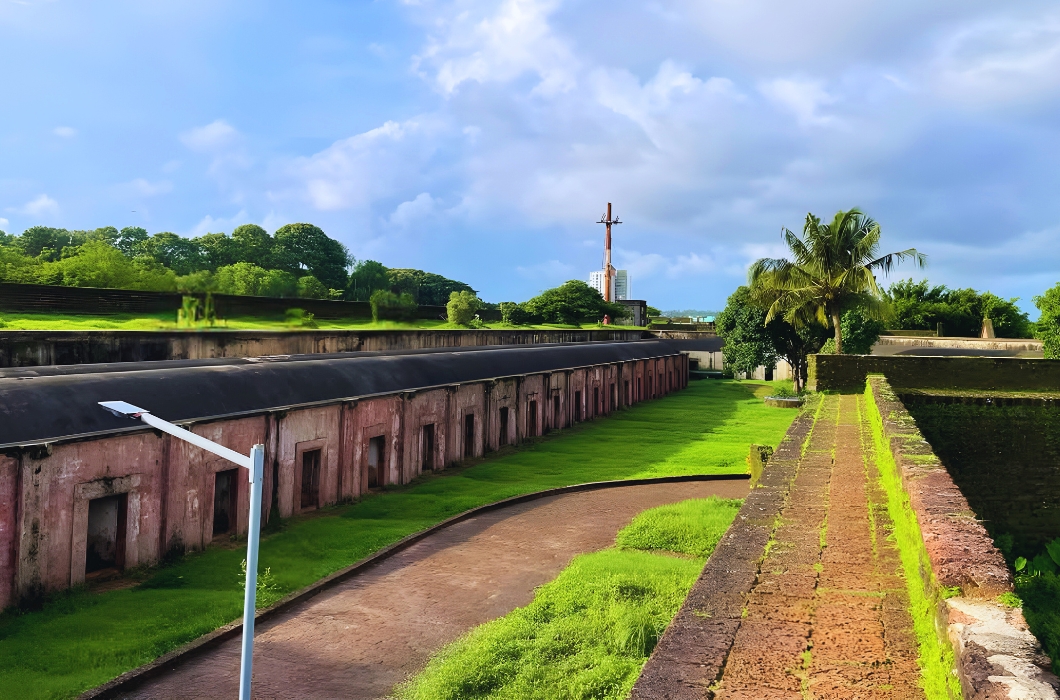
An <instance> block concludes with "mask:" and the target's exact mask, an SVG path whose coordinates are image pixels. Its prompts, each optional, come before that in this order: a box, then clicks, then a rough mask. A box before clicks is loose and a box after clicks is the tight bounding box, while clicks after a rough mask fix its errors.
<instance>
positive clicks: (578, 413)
mask: <svg viewBox="0 0 1060 700" xmlns="http://www.w3.org/2000/svg"><path fill="white" fill-rule="evenodd" d="M581 419H582V392H580V391H576V392H574V420H575V421H580V420H581Z"/></svg>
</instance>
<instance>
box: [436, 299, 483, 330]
mask: <svg viewBox="0 0 1060 700" xmlns="http://www.w3.org/2000/svg"><path fill="white" fill-rule="evenodd" d="M481 306H482V301H481V300H480V299H479V298H478V297H477V296H475V293H474V292H467V291H460V292H451V293H450V294H449V301H448V302H447V303H446V305H445V310H446V316H447V317H448V319H449V323H454V324H456V325H459V326H466V325H468V324H470V323H471V322H472V321H473V320H475V314H476V313H478V310H479V309H480V308H481Z"/></svg>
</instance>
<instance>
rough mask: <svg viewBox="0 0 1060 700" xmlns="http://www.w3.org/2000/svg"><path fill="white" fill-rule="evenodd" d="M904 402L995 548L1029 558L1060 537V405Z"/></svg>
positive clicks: (911, 397) (915, 398)
mask: <svg viewBox="0 0 1060 700" xmlns="http://www.w3.org/2000/svg"><path fill="white" fill-rule="evenodd" d="M901 398H902V402H903V403H904V404H905V406H906V408H907V409H908V410H909V413H910V414H911V415H912V416H913V418H914V419H915V420H916V423H917V427H919V428H920V432H921V433H923V435H924V437H925V438H926V439H927V441H928V442H929V443H930V444H931V447H932V448H933V450H934V452H935V454H936V455H937V456H938V457H939V459H940V460H941V461H942V463H943V464H944V465H945V466H946V469H947V471H949V473H950V475H951V476H952V477H953V480H954V482H956V484H957V486H959V487H960V489H961V492H962V493H963V494H964V496H965V497H966V498H967V499H968V503H969V505H970V506H971V507H972V509H973V510H974V511H975V513H976V515H977V516H978V517H979V518H981V519H982V520H983V521H984V524H985V525H986V527H987V529H988V530H989V531H990V534H991V535H992V536H993V537H994V538H995V539H996V540H998V544H999V545H1001V546H1002V547H1003V548H1004V547H1006V544H1007V543H1006V542H1005V540H1004V539H998V538H999V536H1001V535H1006V534H1007V535H1011V536H1012V537H1013V539H1014V545H1015V549H1014V550H1013V552H1012V554H1013V555H1026V556H1032V555H1033V554H1034V553H1037V552H1038V551H1040V550H1041V548H1042V546H1044V544H1045V543H1046V542H1048V541H1049V540H1051V539H1053V538H1055V537H1060V406H1056V405H1055V403H1056V402H1047V401H1038V402H1034V401H1028V400H1024V401H1023V402H1022V403H1021V404H1016V405H1011V404H1010V405H998V402H996V401H989V400H982V399H976V400H967V399H966V400H959V399H958V400H954V397H945V396H942V397H933V396H929V395H918V394H903V395H902V396H901Z"/></svg>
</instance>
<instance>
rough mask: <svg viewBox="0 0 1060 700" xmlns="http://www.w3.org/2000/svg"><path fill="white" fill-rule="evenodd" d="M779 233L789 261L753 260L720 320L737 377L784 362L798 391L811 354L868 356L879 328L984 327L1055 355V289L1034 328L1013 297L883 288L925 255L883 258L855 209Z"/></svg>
mask: <svg viewBox="0 0 1060 700" xmlns="http://www.w3.org/2000/svg"><path fill="white" fill-rule="evenodd" d="M782 233H783V236H784V240H785V242H786V243H787V246H788V248H789V250H790V251H791V257H790V259H789V258H778V259H771V258H763V259H761V260H758V261H756V262H755V263H754V264H753V265H751V268H750V270H749V272H748V284H747V285H746V286H741V287H739V288H738V289H737V290H736V291H735V292H734V293H733V294H732V295H731V296H730V297H729V299H728V302H727V304H726V307H725V310H724V311H722V312H721V313H720V314H719V315H718V318H717V321H716V327H717V331H718V334H719V335H721V336H722V337H723V338H725V349H724V354H725V363H726V365H727V366H728V367H730V368H731V369H732V370H733V371H734V372H740V373H750V372H752V371H754V369H755V368H756V367H759V366H761V365H767V366H768V365H772V364H775V363H776V361H777V359H783V360H785V361H787V362H788V364H789V365H790V366H791V367H792V372H793V375H794V379H795V387H796V390H801V389H802V387H803V385H804V383H805V379H806V369H807V359H806V358H807V356H808V355H810V354H812V353H816V352H826V353H847V354H865V353H868V352H869V351H870V350H871V348H872V345H873V344H874V343H875V342H876V341H877V340H878V339H879V336H880V333H881V332H882V331H883V330H884V328H885V327H890V328H895V329H900V330H935V331H941V332H942V334H944V335H953V336H971V337H974V336H978V335H979V334H980V331H981V329H982V328H983V325H984V322H985V321H987V320H988V321H990V323H991V325H992V326H993V329H994V333H995V335H996V336H997V337H1002V338H1027V337H1031V336H1032V335H1034V336H1037V337H1039V338H1041V339H1042V341H1043V345H1044V348H1045V355H1046V357H1047V358H1050V357H1051V358H1060V284H1058V285H1057V286H1055V287H1053V288H1052V289H1050V290H1048V291H1047V292H1045V294H1043V295H1042V296H1037V297H1034V303H1035V304H1036V305H1037V306H1038V308H1039V309H1040V310H1041V312H1042V313H1041V318H1040V319H1039V320H1038V322H1037V323H1032V322H1031V321H1030V319H1029V317H1028V315H1027V314H1026V313H1024V312H1022V311H1020V310H1019V307H1018V306H1017V305H1016V302H1017V301H1019V299H1018V298H1014V299H1002V298H1001V297H998V296H997V295H994V294H991V293H990V292H978V291H976V290H974V289H948V288H947V287H945V286H943V285H934V286H932V285H930V284H929V283H928V282H926V281H921V282H914V281H913V280H912V279H909V280H905V281H900V282H897V283H895V284H892V285H891V286H890V288H888V289H884V288H882V287H881V286H880V285H879V283H878V281H877V278H876V277H877V274H883V275H886V274H888V273H890V272H891V271H892V270H893V269H894V267H895V266H897V265H898V264H899V263H901V262H903V261H906V260H908V261H911V262H913V263H914V264H915V265H917V266H921V267H922V266H923V265H924V264H925V262H926V257H925V256H924V255H923V254H921V253H920V252H919V251H917V250H916V249H915V248H909V249H907V250H902V251H897V252H894V253H887V254H882V255H881V254H880V253H879V246H880V238H881V229H880V225H879V224H878V223H877V222H876V221H874V220H873V219H871V218H869V217H867V216H865V215H864V214H863V213H862V212H860V211H859V210H857V209H851V210H849V211H839V212H837V213H836V215H835V216H834V217H833V218H832V220H831V221H829V222H824V221H822V220H821V219H820V218H819V217H816V216H814V215H813V214H807V215H806V221H805V223H804V225H803V230H802V234H801V235H797V234H795V233H793V232H792V231H790V230H788V229H783V230H782Z"/></svg>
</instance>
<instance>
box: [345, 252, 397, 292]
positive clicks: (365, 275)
mask: <svg viewBox="0 0 1060 700" xmlns="http://www.w3.org/2000/svg"><path fill="white" fill-rule="evenodd" d="M380 289H386V290H389V289H390V278H389V277H388V276H387V269H386V267H384V266H383V264H382V263H378V262H376V261H375V260H361V261H360V262H358V263H357V264H356V265H354V266H353V271H352V272H350V278H349V281H348V282H347V283H346V298H347V299H349V300H351V301H368V300H369V299H371V298H372V292H376V291H378V290H380Z"/></svg>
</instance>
